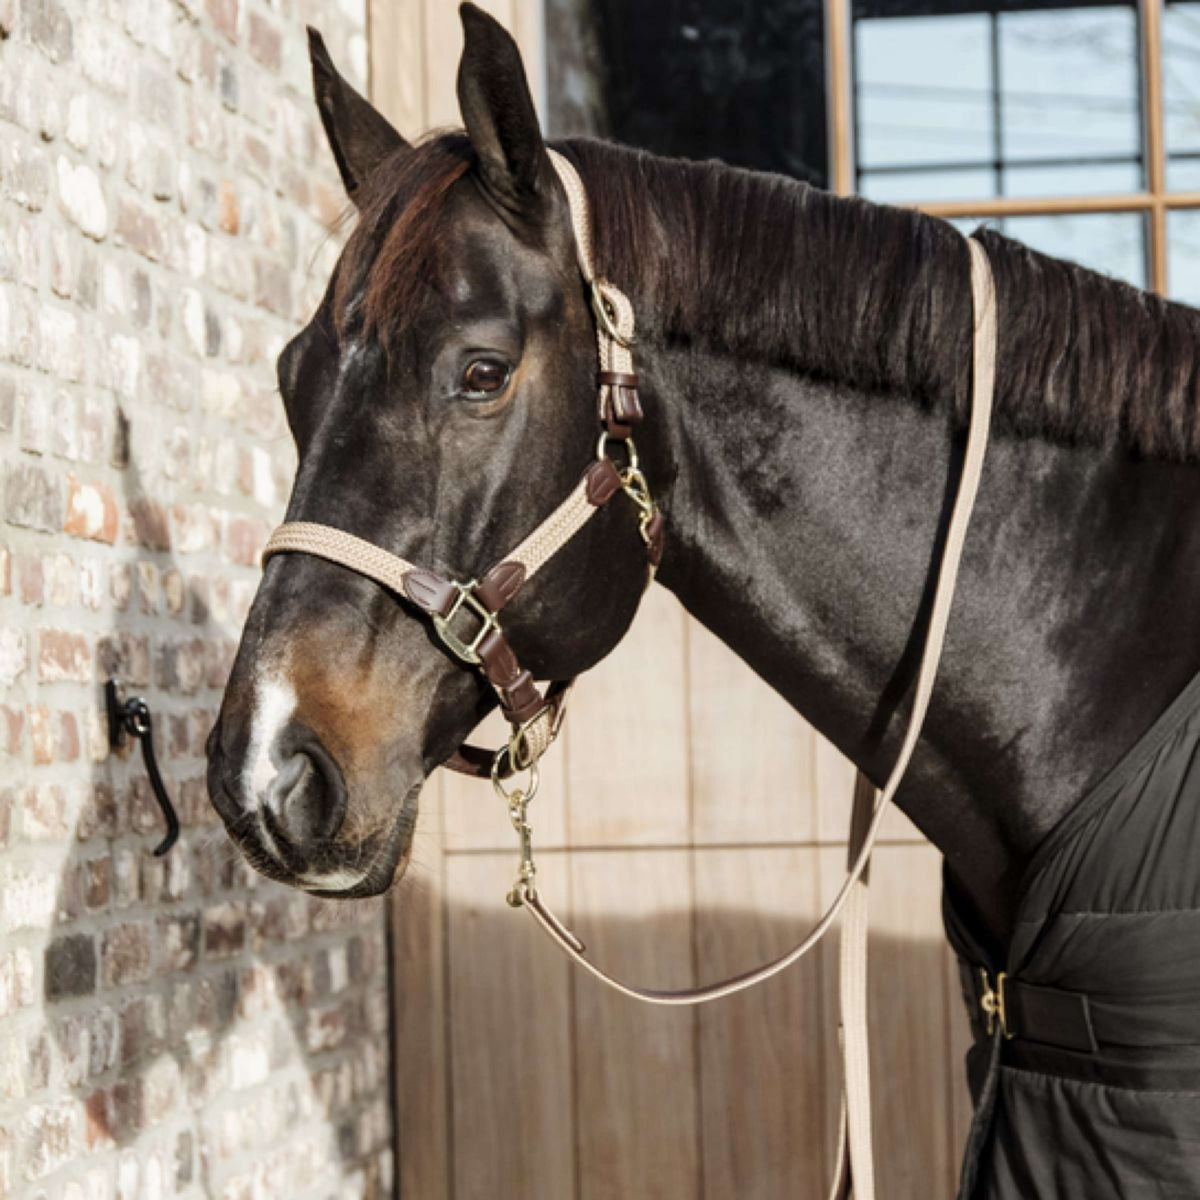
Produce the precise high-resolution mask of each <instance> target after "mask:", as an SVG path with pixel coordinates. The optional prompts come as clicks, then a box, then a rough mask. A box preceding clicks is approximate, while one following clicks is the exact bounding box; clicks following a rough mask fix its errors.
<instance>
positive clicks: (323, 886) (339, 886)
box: [301, 867, 367, 892]
mask: <svg viewBox="0 0 1200 1200" xmlns="http://www.w3.org/2000/svg"><path fill="white" fill-rule="evenodd" d="M366 877H367V873H366V871H351V870H348V869H347V868H346V867H342V868H341V869H339V870H336V871H319V872H314V873H313V874H310V875H305V876H304V877H303V879H302V880H301V882H302V883H303V884H304V886H305V887H306V888H315V889H316V890H318V891H322V892H344V891H348V890H349V889H350V888H352V887H357V886H358V884H360V883H362V881H363V880H364V879H366Z"/></svg>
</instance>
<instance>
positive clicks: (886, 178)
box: [858, 170, 992, 204]
mask: <svg viewBox="0 0 1200 1200" xmlns="http://www.w3.org/2000/svg"><path fill="white" fill-rule="evenodd" d="M991 187H992V173H991V172H990V171H980V170H974V171H937V170H925V171H899V172H895V173H886V172H885V173H882V174H876V173H875V172H873V171H864V172H863V173H862V174H861V175H860V176H859V183H858V190H859V191H860V192H861V193H862V194H863V195H864V196H870V197H871V199H872V200H879V201H881V202H882V203H885V204H914V203H916V202H917V201H920V200H928V199H929V197H930V196H936V197H937V198H938V199H939V200H974V199H977V198H978V197H979V196H987V195H989V194H990V192H991Z"/></svg>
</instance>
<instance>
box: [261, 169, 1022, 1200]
mask: <svg viewBox="0 0 1200 1200" xmlns="http://www.w3.org/2000/svg"><path fill="white" fill-rule="evenodd" d="M549 154H550V160H551V162H552V163H553V164H554V168H555V170H556V171H557V172H558V177H559V180H560V182H561V183H562V186H563V188H564V190H565V191H566V194H567V200H568V203H569V205H570V210H571V223H572V225H573V227H574V231H575V243H576V255H577V258H578V261H579V270H580V273H581V274H582V276H583V279H584V281H585V283H586V284H587V285H588V287H589V289H590V297H591V304H592V311H593V314H594V315H595V318H596V341H597V348H598V352H599V359H600V369H599V375H598V381H599V404H598V418H599V422H600V432H599V445H598V449H597V457H596V460H595V461H594V462H592V463H591V464H590V465H589V466H588V468H587V469H586V470H585V471H584V473H583V477H582V478H581V479H580V481H579V483H578V484H576V486H575V489H574V491H572V492H571V494H570V495H569V496H568V497H567V498H566V499H565V500H564V501H563V502H562V503H561V504H560V505H559V506H558V508H556V509H555V510H554V511H553V512H552V513H551V514H550V515H549V516H548V517H547V518H546V519H545V520H544V521H543V522H542V523H541V524H540V525H539V526H538V527H537V528H536V529H535V530H534V531H533V532H532V533H531V534H530V535H529V536H528V537H527V538H526V539H525V540H524V541H523V542H522V543H521V544H520V545H519V546H517V548H516V549H515V550H513V551H512V552H511V553H510V554H508V555H507V556H506V557H505V558H503V559H502V560H501V561H500V562H498V563H497V564H496V565H495V566H494V567H492V568H491V569H490V570H489V571H488V572H487V573H486V574H485V575H484V576H483V577H482V579H480V580H470V581H469V582H467V583H460V582H458V581H455V580H450V579H445V578H443V577H442V576H440V575H438V574H437V573H436V572H433V571H429V570H424V569H422V568H420V567H417V566H414V565H413V564H412V563H410V562H407V561H406V560H405V559H403V558H401V557H399V555H396V554H392V553H390V552H389V551H387V550H383V549H381V548H380V547H378V546H376V545H374V544H373V543H371V542H368V541H364V540H363V539H362V538H358V537H355V536H354V535H353V534H349V533H345V532H344V531H342V530H340V529H334V528H332V527H331V526H328V525H320V524H316V523H313V522H308V521H297V522H289V523H287V524H284V525H281V526H280V527H279V528H278V529H277V530H276V531H275V533H274V534H273V535H272V536H271V539H270V541H268V543H267V546H266V548H265V550H264V551H263V560H264V561H265V560H266V559H268V558H271V557H272V556H273V555H276V554H284V553H304V554H315V555H317V556H318V557H321V558H326V559H328V560H330V561H331V562H336V563H340V564H341V565H342V566H345V567H349V568H350V569H351V570H353V571H357V572H358V573H359V574H361V575H365V576H367V577H368V578H371V579H374V580H375V581H376V582H378V583H381V584H383V585H384V586H385V587H387V588H390V589H391V590H392V591H394V592H396V593H398V594H400V595H402V596H404V597H406V598H407V599H408V600H409V601H410V602H411V603H412V604H414V605H415V606H416V607H417V608H418V609H419V610H420V611H421V612H423V613H425V614H426V615H427V616H428V617H429V618H430V619H431V620H432V622H433V627H434V629H435V630H436V631H437V633H438V636H439V637H440V638H441V640H442V642H443V643H444V644H445V646H446V648H447V649H448V650H449V651H450V653H451V654H453V655H454V656H455V657H456V658H457V659H459V660H460V661H461V662H463V663H467V664H469V665H471V666H474V667H478V668H479V669H480V670H481V671H482V672H483V674H484V675H485V676H486V678H487V680H488V682H489V683H490V684H491V685H492V687H493V688H494V689H495V691H496V694H497V696H498V697H499V700H500V707H501V710H502V711H503V713H504V715H505V717H506V718H507V720H508V723H509V725H510V727H511V730H512V732H511V736H510V738H509V741H508V745H507V746H505V747H503V748H502V749H500V750H498V751H496V752H495V753H494V754H490V753H488V752H486V751H483V750H479V749H477V748H475V747H473V746H463V747H461V748H460V749H459V751H458V752H457V753H456V754H455V755H454V756H453V757H452V759H451V760H450V761H449V762H448V763H447V764H446V765H447V766H451V767H454V768H455V769H456V770H461V771H465V772H467V773H468V774H472V775H486V774H489V773H490V775H491V778H492V783H493V786H494V787H495V788H496V790H497V792H498V793H499V794H500V795H501V796H502V797H503V798H504V800H505V801H506V802H507V805H508V812H509V817H510V819H511V820H512V823H513V826H514V828H515V829H516V831H517V833H518V835H519V838H520V844H521V863H520V869H519V873H518V876H517V881H516V883H515V884H514V886H513V889H512V891H511V892H510V893H509V896H508V900H509V903H510V904H512V905H513V906H514V907H524V908H525V909H526V910H527V911H528V912H529V913H530V915H531V916H532V917H533V918H534V919H535V920H536V921H537V923H538V924H539V925H540V926H541V927H542V929H543V930H544V931H545V932H546V933H547V934H548V935H549V936H550V937H551V938H552V939H553V940H554V941H555V942H556V943H557V944H558V946H559V948H560V949H561V950H563V951H564V952H565V953H566V954H567V955H568V957H570V958H571V959H572V960H573V961H574V962H575V963H576V964H577V965H579V966H581V967H582V968H584V969H585V970H586V971H588V972H590V973H591V974H592V975H594V976H595V977H596V978H597V979H599V980H600V981H601V982H602V983H604V984H606V985H607V986H609V987H611V988H613V989H615V990H616V991H619V992H622V993H623V994H624V995H626V996H630V997H632V998H634V999H636V1000H641V1001H644V1002H646V1003H649V1004H659V1005H687V1004H701V1003H704V1002H705V1001H708V1000H716V999H718V998H720V997H723V996H730V995H733V994H734V993H736V992H740V991H744V990H746V989H747V988H749V987H753V986H754V985H755V984H757V983H761V982H763V981H764V980H766V979H770V978H771V977H772V976H774V975H777V974H779V973H780V972H781V971H784V970H786V969H787V968H788V967H790V966H791V965H792V964H793V963H795V962H796V961H797V960H799V959H800V958H802V957H803V956H804V955H805V954H807V953H808V952H809V951H810V950H811V949H812V948H813V947H814V946H816V945H817V943H818V942H819V941H820V940H821V938H822V937H824V935H825V934H826V933H827V932H828V930H829V929H830V927H831V926H832V925H833V922H834V920H835V919H836V918H837V917H838V915H839V913H842V914H843V932H842V951H841V970H840V997H841V999H840V1006H841V1013H842V1027H843V1038H842V1042H843V1066H844V1088H843V1095H842V1113H841V1131H840V1133H839V1138H838V1142H839V1148H838V1163H837V1170H836V1176H835V1179H834V1182H833V1190H832V1192H831V1196H833V1197H840V1196H842V1195H844V1189H845V1185H846V1182H847V1175H846V1171H847V1164H849V1168H850V1174H851V1175H852V1177H853V1192H854V1196H855V1200H872V1198H873V1196H874V1163H873V1156H872V1151H871V1111H870V1076H869V1069H868V1060H867V1018H866V950H867V902H866V895H867V892H866V882H865V878H864V875H865V871H866V868H867V864H868V862H869V861H870V858H871V851H872V849H873V848H874V845H875V841H876V838H877V837H878V835H879V830H880V827H881V825H882V822H883V818H884V816H885V814H886V812H887V808H888V806H889V804H890V802H891V800H892V798H893V797H894V796H895V794H896V791H897V789H898V788H899V786H900V782H901V780H902V779H903V777H904V774H905V772H906V770H907V769H908V764H909V762H910V760H911V758H912V755H913V751H914V750H915V749H916V745H917V742H918V740H919V739H920V734H921V727H922V725H923V723H924V720H925V713H926V711H927V709H928V707H929V700H930V697H931V695H932V692H933V681H934V678H935V676H936V674H937V667H938V661H939V659H940V658H941V652H942V645H943V641H944V639H945V634H946V626H947V623H948V622H949V618H950V608H951V605H952V602H953V598H954V587H955V583H956V580H957V576H958V567H959V562H960V560H961V556H962V550H963V544H964V541H965V538H966V532H967V526H968V523H969V521H970V517H971V511H972V508H973V507H974V503H975V496H976V493H977V491H978V487H979V481H980V477H981V475H982V472H983V461H984V455H985V453H986V449H987V441H988V431H989V424H990V419H991V406H992V388H993V381H994V376H995V356H996V302H995V290H994V285H993V282H992V273H991V268H990V266H989V263H988V259H987V254H986V252H985V251H984V249H983V247H982V246H981V245H980V244H979V243H978V242H977V241H974V240H969V241H968V243H967V245H968V246H969V247H970V254H969V259H970V265H971V298H972V306H973V311H974V330H973V337H972V368H973V370H972V390H971V409H970V426H969V429H968V434H967V448H966V455H965V458H964V461H963V468H962V475H961V477H960V479H959V483H958V489H957V492H956V494H955V498H954V506H953V509H952V511H951V515H950V524H949V527H948V529H947V533H946V542H945V547H944V549H943V551H942V561H941V563H940V564H939V566H938V570H937V581H936V586H935V589H934V597H933V607H932V610H931V612H930V617H929V627H928V632H927V634H926V638H925V645H924V647H923V648H922V652H921V663H920V669H919V671H918V674H917V683H916V690H915V694H914V697H913V705H912V711H911V713H910V715H909V721H908V727H907V728H906V730H905V733H904V739H903V741H902V743H901V746H900V751H899V754H898V755H897V757H896V761H895V763H894V764H893V765H892V769H891V772H890V773H889V775H888V778H887V781H886V783H885V784H884V786H883V789H882V791H877V790H876V789H875V788H874V786H872V785H871V784H870V782H869V781H868V780H866V778H865V777H864V776H862V775H860V776H859V782H858V784H857V785H856V788H855V804H854V817H853V818H852V823H851V829H852V837H851V839H850V854H849V858H850V861H849V867H848V872H847V875H846V878H845V880H844V882H843V883H842V886H841V888H840V889H839V890H838V893H837V895H836V896H835V897H834V899H833V901H832V903H831V904H830V906H829V908H828V909H827V910H826V912H825V914H824V916H823V917H822V918H821V919H820V920H819V921H818V922H817V923H816V925H814V926H813V928H812V929H811V930H810V931H809V933H808V935H807V936H806V937H805V938H804V940H803V941H802V942H800V943H799V944H798V945H796V946H794V947H793V948H792V949H791V950H789V951H788V952H787V953H786V954H783V955H781V956H780V957H778V958H776V959H774V960H773V961H772V962H769V963H766V964H764V965H763V966H761V967H758V968H756V969H755V970H753V971H748V972H746V973H745V974H743V975H739V976H735V977H734V978H732V979H727V980H723V981H722V982H720V983H714V984H709V985H707V986H705V987H698V988H692V989H689V990H685V991H677V992H667V991H657V990H653V989H649V988H640V987H634V986H633V985H631V984H626V983H623V982H622V981H621V980H619V979H616V978H614V977H613V976H611V975H609V974H607V972H605V971H604V970H602V969H601V968H600V967H599V966H597V965H596V964H595V963H593V962H592V961H591V960H590V959H589V958H588V957H587V956H586V954H585V952H584V945H583V943H582V942H581V941H580V940H579V938H577V937H576V936H575V934H574V933H572V932H571V930H570V929H568V928H567V927H566V926H565V925H564V924H563V923H562V922H561V921H560V920H559V919H558V918H557V917H556V916H555V914H554V913H553V912H552V911H551V910H550V909H549V908H548V907H547V905H546V904H545V902H544V901H543V900H542V898H541V896H540V895H539V893H538V891H537V888H536V887H535V875H536V872H535V867H534V862H533V841H532V839H533V831H532V829H531V827H530V825H529V821H528V817H527V813H528V806H529V802H530V801H531V800H532V799H533V797H534V794H535V793H536V791H537V786H538V760H539V759H540V758H541V757H542V755H543V754H544V753H545V752H546V750H547V749H548V748H549V746H550V744H551V743H552V742H553V740H554V738H555V736H556V735H557V733H558V730H559V728H560V726H561V723H562V717H563V714H564V706H565V703H566V697H567V691H568V689H569V687H570V683H571V681H566V682H562V683H554V684H551V685H550V686H549V688H548V689H547V690H546V691H545V692H544V693H543V692H541V691H540V690H539V689H538V687H537V684H536V683H535V682H534V680H533V678H532V676H531V675H530V673H529V672H528V671H527V670H524V669H523V668H522V667H521V665H520V663H519V662H518V661H517V656H516V655H515V654H514V653H513V649H512V647H511V645H510V644H509V642H508V639H507V638H506V637H505V636H504V631H503V629H502V628H501V626H500V621H499V615H500V613H501V612H502V611H503V609H504V607H505V605H507V604H508V603H510V602H511V600H512V599H513V597H514V596H515V595H516V594H517V593H518V592H519V591H520V590H521V588H522V587H523V586H524V585H525V584H526V583H528V581H529V580H530V579H532V578H533V576H534V575H536V574H537V572H538V571H539V570H540V569H541V568H542V567H543V566H544V565H545V564H546V563H547V562H549V560H550V559H551V558H552V557H553V556H554V555H555V554H556V553H557V552H558V551H559V550H560V549H561V548H562V547H563V546H565V545H566V544H567V542H569V541H570V540H571V538H572V537H574V536H575V534H576V533H578V532H579V530H580V529H582V528H583V527H584V525H586V524H587V522H588V521H589V520H590V519H591V517H592V516H593V515H594V514H595V513H596V512H597V511H598V510H599V509H600V508H602V507H603V506H604V505H606V504H607V503H608V502H609V501H610V500H611V499H612V498H613V497H614V496H615V495H616V494H617V493H618V492H622V493H624V494H625V495H626V496H628V497H629V498H630V499H631V500H632V501H633V504H634V506H635V509H636V512H637V517H638V528H639V530H640V532H641V535H642V539H643V541H644V542H645V543H646V553H647V558H648V559H649V571H648V573H647V582H649V579H650V578H651V577H652V576H653V573H654V570H655V568H656V567H657V566H658V563H659V562H660V560H661V558H662V549H663V517H662V513H660V512H659V511H658V509H657V507H656V505H655V503H654V499H653V497H652V496H651V494H650V489H649V485H648V484H647V482H646V477H645V476H644V475H643V474H642V472H641V469H640V467H639V465H638V457H637V449H636V447H635V446H634V443H633V437H632V434H633V430H634V429H635V428H636V426H637V425H638V424H639V423H640V422H641V420H642V416H643V414H642V407H641V402H640V400H639V398H638V383H637V376H636V375H635V374H634V372H633V357H632V353H631V347H632V345H633V341H634V337H633V334H634V319H633V307H632V305H631V304H630V303H629V300H628V298H627V297H626V296H625V295H624V294H623V293H622V292H621V291H619V290H618V289H617V288H616V287H614V286H613V285H612V284H611V283H608V282H607V281H605V280H601V279H597V278H596V274H595V271H594V269H593V266H592V245H591V224H590V221H589V219H588V203H587V194H586V192H585V191H584V188H583V183H582V181H581V180H580V178H579V176H578V174H577V173H576V171H575V168H574V167H573V166H572V165H571V163H569V162H568V161H567V160H566V159H565V158H563V157H562V155H560V154H558V153H557V152H556V151H554V150H550V151H549ZM613 441H620V442H623V443H624V445H625V459H626V465H625V466H624V468H622V467H619V466H618V465H617V464H616V462H614V460H613V459H611V458H610V457H609V456H608V447H609V444H610V442H613ZM514 771H528V772H529V778H528V781H527V782H526V783H525V784H524V785H523V786H520V787H514V788H511V789H509V788H507V787H506V786H505V784H504V782H503V780H504V779H506V778H507V777H508V776H509V775H510V774H512V773H513V772H514ZM1002 995H1003V991H1002V990H1001V996H1002ZM1001 1015H1003V1014H1001Z"/></svg>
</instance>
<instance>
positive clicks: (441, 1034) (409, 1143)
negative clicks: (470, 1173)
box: [388, 784, 450, 1200]
mask: <svg viewBox="0 0 1200 1200" xmlns="http://www.w3.org/2000/svg"><path fill="white" fill-rule="evenodd" d="M436 790H437V787H436V784H431V785H429V786H427V788H426V793H427V794H426V795H425V796H423V797H422V804H421V812H420V815H419V816H418V818H417V826H416V833H415V837H416V839H417V840H416V842H415V843H414V852H413V862H412V864H411V865H410V866H409V869H408V873H407V875H406V876H405V878H404V879H403V880H402V881H401V883H400V885H399V886H398V887H397V888H396V889H395V890H394V891H393V892H392V893H391V895H390V897H389V901H388V913H389V931H390V938H391V959H392V978H391V995H392V1014H393V1022H394V1030H395V1046H396V1060H395V1063H394V1068H395V1080H394V1086H395V1104H396V1108H395V1122H396V1146H397V1160H398V1161H397V1168H398V1169H397V1178H398V1186H399V1194H400V1196H401V1197H402V1198H403V1200H408V1198H409V1197H419V1200H449V1197H450V1192H449V1182H450V1177H449V1168H450V1156H449V1120H448V1105H447V1091H446V1085H447V1079H446V1053H445V1051H446V1006H445V1002H446V996H445V987H444V983H445V962H444V957H443V955H444V943H443V938H442V899H443V893H444V887H443V879H442V867H443V863H442V853H441V846H440V838H439V835H438V822H439V819H440V813H441V806H440V805H439V804H437V803H436V802H434V800H435V797H431V796H429V795H428V793H429V792H430V791H434V792H436ZM426 846H428V851H426Z"/></svg>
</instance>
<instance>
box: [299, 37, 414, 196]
mask: <svg viewBox="0 0 1200 1200" xmlns="http://www.w3.org/2000/svg"><path fill="white" fill-rule="evenodd" d="M308 55H309V58H310V59H311V60H312V72H313V95H314V96H315V97H316V100H317V111H318V112H320V114H321V124H322V125H324V126H325V136H326V137H327V138H328V139H329V148H330V149H331V150H332V151H333V157H334V161H335V162H336V163H337V168H338V170H339V171H340V172H341V175H342V182H343V183H344V184H345V185H346V194H347V195H348V196H349V197H350V199H351V200H353V201H354V202H355V203H358V195H359V189H360V188H361V187H362V185H363V184H364V183H365V182H366V180H367V178H368V176H370V174H371V172H372V171H374V170H375V168H376V167H377V166H379V164H380V163H381V162H383V160H384V159H385V158H387V157H388V156H389V155H391V154H393V153H395V151H397V150H399V149H401V148H402V147H405V146H407V145H408V143H407V142H406V141H405V140H404V139H403V138H402V137H401V136H400V134H399V133H397V132H396V130H395V129H393V128H392V126H391V125H390V124H389V123H388V120H387V118H386V117H384V116H383V114H382V113H380V112H379V111H378V109H376V108H375V107H374V106H373V105H372V104H371V103H370V101H369V100H365V99H364V98H363V97H362V96H360V95H359V94H358V92H356V91H355V90H354V89H353V88H352V87H351V86H350V85H349V84H348V83H347V82H346V81H345V80H344V79H343V78H342V77H341V75H339V74H338V70H337V68H336V67H335V66H334V65H333V59H331V58H330V57H329V51H328V50H326V49H325V41H324V39H323V38H322V37H321V35H320V34H319V33H318V32H317V31H316V30H315V29H314V28H313V27H312V26H311V25H310V26H309V27H308Z"/></svg>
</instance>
